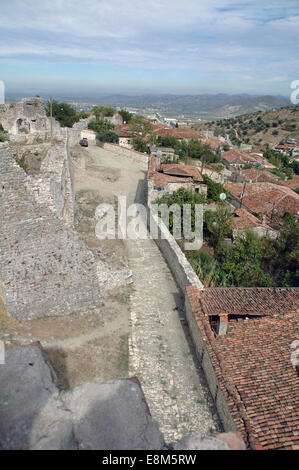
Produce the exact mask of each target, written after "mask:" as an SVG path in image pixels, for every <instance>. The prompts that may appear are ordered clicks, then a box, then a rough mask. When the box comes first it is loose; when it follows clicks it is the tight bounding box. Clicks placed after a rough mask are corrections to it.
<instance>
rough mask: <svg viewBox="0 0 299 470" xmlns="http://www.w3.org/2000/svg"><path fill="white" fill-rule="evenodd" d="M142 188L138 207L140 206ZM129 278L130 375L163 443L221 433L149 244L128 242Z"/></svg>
mask: <svg viewBox="0 0 299 470" xmlns="http://www.w3.org/2000/svg"><path fill="white" fill-rule="evenodd" d="M144 192H145V191H144V189H143V188H142V185H140V186H139V191H137V193H139V194H137V201H138V202H143V199H144ZM127 249H128V257H129V266H130V269H131V271H132V274H133V293H132V294H131V306H130V310H131V327H130V330H131V333H130V337H129V373H130V375H137V376H138V378H139V380H140V381H141V384H142V387H143V389H144V392H145V396H146V399H147V402H148V405H149V408H150V410H151V414H152V415H153V417H154V418H155V419H156V420H157V421H158V422H159V423H160V428H161V431H162V432H163V433H164V434H165V437H166V440H167V441H168V442H170V441H172V440H175V439H180V438H181V437H182V436H184V435H186V434H192V433H202V434H209V433H210V432H215V431H216V430H220V427H219V423H218V419H217V414H216V412H215V411H214V408H213V404H212V401H211V398H210V395H209V392H208V389H207V386H206V382H205V379H204V376H203V373H202V371H201V370H200V369H199V366H198V364H197V361H196V359H195V356H194V351H193V347H192V341H191V338H190V335H189V331H188V327H187V323H186V319H185V312H184V298H183V295H182V293H181V291H180V290H179V288H178V287H177V285H176V283H175V281H174V279H173V277H172V274H171V272H170V270H169V268H168V266H167V264H166V262H165V261H164V258H163V256H162V255H161V253H160V251H159V249H158V247H157V245H156V244H155V242H154V241H153V240H150V239H147V240H128V241H127Z"/></svg>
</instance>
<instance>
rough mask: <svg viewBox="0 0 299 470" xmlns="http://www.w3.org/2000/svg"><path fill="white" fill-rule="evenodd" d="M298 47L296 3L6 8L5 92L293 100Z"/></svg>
mask: <svg viewBox="0 0 299 470" xmlns="http://www.w3.org/2000/svg"><path fill="white" fill-rule="evenodd" d="M298 45H299V2H298V0H284V1H283V2H282V1H281V0H280V1H277V0H274V1H273V0H272V1H269V0H258V1H257V0H247V1H243V0H222V1H221V0H185V1H182V0H92V1H90V0H84V1H82V0H81V1H77V0H51V1H49V0H43V1H42V2H40V1H39V0H2V1H1V16H0V80H3V81H4V82H5V85H6V91H7V92H19V93H22V92H24V93H32V94H33V93H34V94H36V93H38V94H46V93H52V94H55V93H69V94H72V93H80V94H81V95H84V94H89V95H90V94H92V93H102V92H105V93H107V92H108V93H109V92H112V93H115V92H119V93H144V92H150V93H159V92H163V93H165V92H168V93H181V94H188V93H207V92H209V93H218V92H227V93H240V92H241V93H255V94H264V93H266V94H281V95H285V96H289V95H290V83H291V82H292V81H293V80H298V79H299V53H298V52H299V50H298V49H299V48H298Z"/></svg>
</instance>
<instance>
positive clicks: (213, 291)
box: [201, 287, 299, 315]
mask: <svg viewBox="0 0 299 470" xmlns="http://www.w3.org/2000/svg"><path fill="white" fill-rule="evenodd" d="M201 300H202V302H204V305H205V312H206V313H207V314H208V315H218V314H220V313H224V312H225V313H227V314H232V315H250V314H252V315H274V314H278V313H281V312H284V311H286V310H295V309H296V308H298V306H299V289H297V288H290V287H276V288H269V287H254V288H253V287H244V288H235V287H211V288H208V289H205V290H204V291H203V292H202V293H201Z"/></svg>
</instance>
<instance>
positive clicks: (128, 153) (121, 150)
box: [101, 142, 148, 164]
mask: <svg viewBox="0 0 299 470" xmlns="http://www.w3.org/2000/svg"><path fill="white" fill-rule="evenodd" d="M101 146H102V147H103V148H104V149H107V150H109V151H111V152H113V153H116V154H117V155H123V156H125V157H127V158H129V159H130V160H132V161H135V162H136V163H140V162H142V163H145V164H147V163H148V155H147V154H145V153H141V152H136V151H135V150H131V149H127V148H125V147H121V146H120V145H117V144H109V143H107V142H105V143H104V144H102V145H101Z"/></svg>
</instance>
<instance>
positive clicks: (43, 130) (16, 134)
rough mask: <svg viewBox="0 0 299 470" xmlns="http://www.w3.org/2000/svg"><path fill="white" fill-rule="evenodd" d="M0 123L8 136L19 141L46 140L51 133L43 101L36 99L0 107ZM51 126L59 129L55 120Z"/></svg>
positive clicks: (27, 99) (25, 99) (23, 100)
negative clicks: (36, 138)
mask: <svg viewBox="0 0 299 470" xmlns="http://www.w3.org/2000/svg"><path fill="white" fill-rule="evenodd" d="M0 122H1V124H2V125H3V127H4V129H5V130H6V131H7V132H8V136H9V137H10V138H14V140H19V141H22V140H23V141H24V140H27V141H28V139H29V138H31V139H33V138H35V137H41V138H46V136H49V135H50V131H51V121H50V119H49V118H48V117H47V115H46V110H45V108H44V104H43V100H42V99H41V98H38V97H35V98H23V99H22V100H21V101H18V102H17V103H7V104H2V105H0ZM55 124H56V126H55ZM52 125H54V127H55V128H57V126H58V127H59V124H58V123H55V120H53V124H52Z"/></svg>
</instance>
